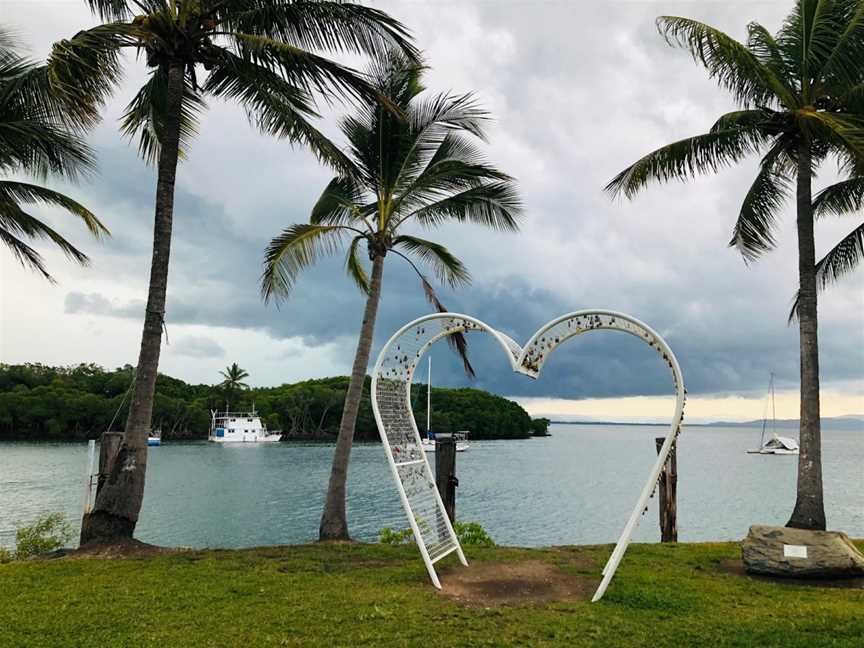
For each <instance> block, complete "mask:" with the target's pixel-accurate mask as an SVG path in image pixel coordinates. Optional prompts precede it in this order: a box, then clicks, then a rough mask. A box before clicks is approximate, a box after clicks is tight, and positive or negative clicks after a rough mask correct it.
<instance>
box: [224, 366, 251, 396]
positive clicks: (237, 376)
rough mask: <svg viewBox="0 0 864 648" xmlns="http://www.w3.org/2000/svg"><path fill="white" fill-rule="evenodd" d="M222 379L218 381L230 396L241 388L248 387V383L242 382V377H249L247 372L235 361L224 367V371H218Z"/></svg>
mask: <svg viewBox="0 0 864 648" xmlns="http://www.w3.org/2000/svg"><path fill="white" fill-rule="evenodd" d="M219 373H220V374H221V375H222V378H224V380H223V381H222V382H221V383H219V386H220V387H222V389H224V390H225V391H226V392H227V393H228V394H229V395H230V396H233V395H234V393H235V392H237V391H240V390H241V389H249V385H247V384H246V383H245V382H243V379H244V378H248V377H249V373H248V372H247V371H246V370H245V369H241V368H240V366H239V365H238V364H237V363H236V362H232V363H231V366H230V367H225V371H220V372H219Z"/></svg>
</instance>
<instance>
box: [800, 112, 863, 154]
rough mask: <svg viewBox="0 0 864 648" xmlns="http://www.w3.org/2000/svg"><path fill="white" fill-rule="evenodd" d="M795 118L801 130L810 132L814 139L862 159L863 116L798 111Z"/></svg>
mask: <svg viewBox="0 0 864 648" xmlns="http://www.w3.org/2000/svg"><path fill="white" fill-rule="evenodd" d="M796 117H797V119H798V120H799V123H800V125H801V128H802V129H803V130H805V131H810V132H812V133H813V134H814V135H815V139H817V140H820V141H821V142H825V143H827V144H829V145H832V146H834V147H837V148H841V149H847V150H848V151H849V152H850V153H851V155H852V157H853V158H857V159H864V115H851V114H844V113H828V112H825V111H818V110H799V111H798V112H797V113H796Z"/></svg>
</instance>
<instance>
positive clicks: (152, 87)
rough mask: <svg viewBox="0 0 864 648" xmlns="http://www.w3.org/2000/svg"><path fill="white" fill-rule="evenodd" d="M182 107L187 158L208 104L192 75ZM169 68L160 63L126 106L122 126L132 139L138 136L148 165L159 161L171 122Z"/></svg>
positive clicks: (182, 142)
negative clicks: (202, 113) (200, 116)
mask: <svg viewBox="0 0 864 648" xmlns="http://www.w3.org/2000/svg"><path fill="white" fill-rule="evenodd" d="M183 83H184V85H183V102H182V104H181V106H180V151H179V154H180V158H181V159H183V158H185V157H186V154H187V152H188V149H189V145H190V143H191V141H192V139H193V138H194V137H195V136H196V135H197V134H198V115H199V114H200V113H201V112H203V111H204V109H205V108H206V107H207V105H206V104H205V103H204V100H203V99H202V98H201V96H200V95H199V93H198V92H197V91H196V89H195V88H194V87H193V86H192V83H191V81H190V79H189V78H188V77H185V78H184V82H183ZM167 101H168V71H167V70H166V69H165V67H163V66H159V67H158V68H156V69H154V70H153V71H152V72H151V73H150V78H149V79H148V80H147V82H146V83H145V84H144V85H143V86H141V88H140V89H139V90H138V92H137V93H136V94H135V97H134V98H133V99H132V101H131V102H130V103H129V105H128V106H126V110H125V111H124V113H123V116H122V117H121V119H120V129H121V131H122V132H123V134H124V135H126V136H127V137H129V138H130V139H132V138H135V137H137V138H138V153H139V154H140V155H141V157H142V158H143V159H144V160H145V161H146V162H147V163H148V164H156V163H157V162H158V161H159V150H160V142H161V141H162V139H163V137H164V134H165V127H166V124H167V117H168V115H167Z"/></svg>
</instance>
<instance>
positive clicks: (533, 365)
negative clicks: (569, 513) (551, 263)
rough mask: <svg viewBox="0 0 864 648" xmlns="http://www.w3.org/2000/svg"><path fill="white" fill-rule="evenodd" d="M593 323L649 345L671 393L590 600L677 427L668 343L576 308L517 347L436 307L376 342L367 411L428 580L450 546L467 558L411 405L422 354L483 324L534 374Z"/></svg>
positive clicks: (676, 376) (607, 314)
mask: <svg viewBox="0 0 864 648" xmlns="http://www.w3.org/2000/svg"><path fill="white" fill-rule="evenodd" d="M596 330H613V331H622V332H624V333H629V334H630V335H634V336H636V337H638V338H639V339H641V340H642V341H644V342H645V343H646V344H648V345H649V346H651V347H652V348H653V349H655V350H656V351H657V352H658V353H659V354H660V355H661V356H662V357H663V360H665V361H666V364H667V365H668V366H669V368H670V369H671V370H672V379H673V381H674V384H675V394H676V399H675V413H674V414H673V416H672V423H671V425H670V427H669V432H668V434H667V435H666V440H665V441H664V443H663V446H662V447H661V449H660V452H659V454H658V455H657V459H656V461H655V462H654V466H653V467H652V468H651V473H650V474H649V476H648V481H647V482H646V483H645V487H644V488H643V489H642V492H641V494H640V495H639V499H638V500H637V502H636V506H635V508H634V509H633V512H632V513H631V514H630V518H629V519H628V520H627V524H626V525H625V526H624V531H623V532H622V533H621V537H620V538H619V539H618V542H617V544H616V545H615V549H613V551H612V554H611V555H610V556H609V560H608V561H607V562H606V566H605V567H604V568H603V580H602V581H601V582H600V586H599V587H598V588H597V591H596V592H595V593H594V597H593V599H592V601H598V600H600V598H601V597H602V596H603V594H604V593H605V592H606V588H607V587H608V585H609V581H611V580H612V577H613V576H614V574H615V570H616V569H617V568H618V564H619V563H620V562H621V558H622V557H623V555H624V552H625V551H626V550H627V545H628V544H629V543H630V536H631V535H632V534H633V530H634V529H635V528H636V526H637V524H638V523H639V518H640V517H641V514H642V512H643V511H644V510H645V506H646V505H647V503H648V498H649V497H650V496H651V494H652V492H653V491H654V488H655V487H656V485H657V480H658V478H659V476H660V471H661V470H662V468H663V464H664V463H665V462H666V457H667V456H668V454H669V451H670V450H671V449H672V446H673V445H674V443H675V439H676V438H677V436H678V434H679V433H680V432H681V424H682V421H683V419H684V402H685V400H686V393H687V392H686V390H685V389H684V378H683V376H682V375H681V368H680V367H679V365H678V361H677V360H676V359H675V355H674V354H673V353H672V350H671V349H670V348H669V345H667V344H666V342H665V341H664V340H663V338H661V337H660V335H658V334H657V332H655V331H654V330H653V329H652V328H650V327H649V326H647V325H646V324H644V323H642V322H640V321H639V320H637V319H635V318H633V317H630V316H629V315H625V314H624V313H617V312H615V311H608V310H583V311H576V312H574V313H569V314H567V315H563V316H561V317H558V318H556V319H554V320H552V321H551V322H549V323H548V324H546V325H545V326H543V327H541V328H540V330H539V331H537V333H535V334H534V336H533V337H532V338H531V339H530V340H529V341H528V343H527V344H526V345H525V347H524V348H523V347H520V346H519V345H518V344H517V343H516V342H515V341H514V340H513V339H511V338H510V337H508V336H507V335H505V334H504V333H501V332H500V331H496V330H495V329H493V328H492V327H491V326H489V325H488V324H486V323H485V322H482V321H480V320H478V319H476V318H474V317H470V316H468V315H461V314H457V313H436V314H433V315H427V316H425V317H421V318H419V319H416V320H414V321H413V322H410V323H408V324H406V325H405V326H403V327H402V328H401V329H399V330H398V331H397V332H396V333H395V334H394V335H393V337H391V338H390V339H389V340H388V341H387V343H386V344H385V345H384V348H383V349H382V350H381V353H380V354H379V355H378V361H377V362H376V363H375V368H374V370H373V372H372V411H373V412H374V414H375V422H376V423H377V424H378V432H379V434H380V435H381V441H382V442H383V445H384V451H385V453H386V455H387V461H388V462H389V464H390V468H391V469H392V471H393V479H394V480H395V482H396V487H397V489H398V491H399V496H400V498H401V500H402V506H403V507H404V508H405V514H406V515H407V516H408V522H409V523H410V525H411V530H412V531H413V532H414V539H415V540H416V542H417V546H418V548H419V549H420V554H421V555H422V556H423V562H424V563H425V564H426V569H427V571H428V572H429V577H430V578H431V579H432V583H433V584H434V585H435V587H437V588H439V589H440V588H441V582H440V581H439V580H438V575H437V574H436V573H435V567H434V564H435V563H436V562H437V561H439V560H441V559H442V558H443V557H444V556H446V555H448V554H450V553H452V552H454V551H455V552H456V553H457V555H458V556H459V560H460V561H461V562H462V564H463V565H467V564H468V561H467V560H466V559H465V554H464V553H463V551H462V547H461V546H460V545H459V540H458V539H457V537H456V533H455V532H454V531H453V526H452V525H451V524H450V520H449V518H448V517H447V513H446V512H445V511H444V505H443V503H442V502H441V496H440V495H439V493H438V489H437V488H436V487H435V477H434V473H433V472H432V468H431V466H430V465H429V461H428V459H427V458H426V453H425V452H424V451H423V446H422V441H421V438H420V432H419V431H418V430H417V424H416V422H415V420H414V413H413V412H412V410H411V380H412V378H413V376H414V373H415V370H416V368H417V366H418V364H419V362H420V359H421V358H422V357H423V354H424V353H425V352H426V350H427V349H428V348H429V347H430V346H432V345H433V344H434V343H435V342H437V341H438V340H440V339H442V338H445V337H447V336H448V335H453V334H454V333H462V332H471V331H483V332H486V333H489V334H490V335H492V337H493V338H495V339H496V340H497V341H498V343H499V344H500V345H501V347H502V348H503V349H504V351H506V352H507V356H508V358H509V359H510V366H511V367H512V368H513V371H515V372H516V373H521V374H524V375H526V376H528V377H530V378H537V376H538V375H539V374H540V370H541V369H542V367H543V364H544V363H545V361H546V359H547V358H548V357H549V354H550V353H551V352H552V351H553V350H554V349H555V348H556V347H557V346H559V345H560V344H561V343H563V342H564V341H565V340H567V339H569V338H571V337H574V336H576V335H580V334H582V333H586V332H588V331H596Z"/></svg>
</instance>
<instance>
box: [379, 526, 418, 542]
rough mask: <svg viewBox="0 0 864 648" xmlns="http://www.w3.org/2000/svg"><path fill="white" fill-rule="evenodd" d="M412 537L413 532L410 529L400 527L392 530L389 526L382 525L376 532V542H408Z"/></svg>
mask: <svg viewBox="0 0 864 648" xmlns="http://www.w3.org/2000/svg"><path fill="white" fill-rule="evenodd" d="M413 539H414V532H413V531H411V529H402V530H401V531H394V530H393V529H391V528H390V527H384V528H383V529H381V530H380V531H379V532H378V542H380V543H381V544H388V545H400V544H408V543H409V542H411V540H413Z"/></svg>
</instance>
